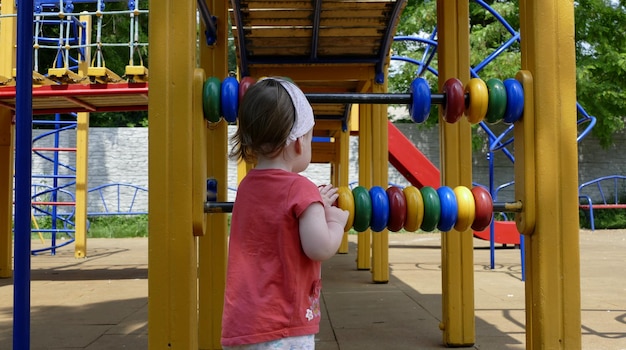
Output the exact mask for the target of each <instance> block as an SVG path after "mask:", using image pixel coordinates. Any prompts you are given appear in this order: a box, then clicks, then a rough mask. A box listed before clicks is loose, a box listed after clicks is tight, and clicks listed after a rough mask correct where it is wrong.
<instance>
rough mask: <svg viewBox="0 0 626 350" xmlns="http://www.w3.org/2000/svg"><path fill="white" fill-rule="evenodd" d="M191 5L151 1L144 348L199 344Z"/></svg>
mask: <svg viewBox="0 0 626 350" xmlns="http://www.w3.org/2000/svg"><path fill="white" fill-rule="evenodd" d="M195 24H196V4H195V2H189V1H183V2H180V1H175V0H166V1H153V2H151V3H150V24H149V26H150V28H149V30H150V39H149V44H150V47H151V49H150V50H151V51H150V53H151V62H150V63H151V68H150V69H151V70H152V72H153V73H154V74H153V76H152V78H151V81H150V103H149V105H148V112H149V122H150V130H149V143H148V149H149V168H148V169H149V187H150V197H149V200H148V201H149V202H148V209H149V213H150V214H149V225H148V228H149V233H150V241H149V255H148V263H149V269H148V346H149V348H150V349H198V309H197V305H198V302H197V287H198V284H197V278H198V275H197V264H198V260H197V246H196V238H195V237H194V236H193V232H192V226H193V225H192V197H193V196H192V186H191V184H192V161H193V159H192V152H193V147H192V140H191V138H190V137H189V136H190V135H192V118H193V78H194V71H195V66H196V54H195V53H196V40H195V38H196V25H195Z"/></svg>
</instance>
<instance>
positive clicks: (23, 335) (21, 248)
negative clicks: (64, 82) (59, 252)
mask: <svg viewBox="0 0 626 350" xmlns="http://www.w3.org/2000/svg"><path fill="white" fill-rule="evenodd" d="M33 9H34V4H33V2H32V1H19V2H18V4H17V52H16V55H17V57H16V58H17V59H16V62H17V67H16V68H17V69H16V71H17V73H16V74H17V77H16V79H15V80H16V89H15V92H16V94H15V95H16V96H15V100H16V101H15V114H16V118H15V119H16V123H15V226H14V227H15V243H14V250H15V251H14V265H15V267H14V278H13V349H14V350H28V349H30V235H31V231H30V213H31V212H30V188H31V182H32V180H31V177H30V175H31V170H32V165H31V148H32V147H31V145H32V138H33V131H32V130H33V129H32V128H33V91H32V84H33V82H32V78H33V49H32V48H33V34H34V33H33Z"/></svg>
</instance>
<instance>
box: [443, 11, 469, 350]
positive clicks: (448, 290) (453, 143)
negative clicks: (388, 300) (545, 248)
mask: <svg viewBox="0 0 626 350" xmlns="http://www.w3.org/2000/svg"><path fill="white" fill-rule="evenodd" d="M437 22H438V24H437V27H438V28H439V33H438V35H439V40H438V41H439V46H438V56H439V87H440V91H441V87H442V86H443V83H444V82H445V81H446V80H447V79H449V78H459V79H460V80H461V81H462V82H464V83H466V82H467V81H468V80H469V71H470V65H469V3H468V2H467V1H463V0H457V1H444V0H439V1H437ZM440 111H441V109H440ZM439 129H440V145H441V177H442V178H441V180H442V181H441V183H442V184H443V185H445V186H450V187H452V188H454V187H456V186H459V185H463V186H468V187H471V185H472V144H471V128H470V125H469V123H468V122H467V119H466V118H462V120H461V121H459V122H457V123H455V124H448V123H446V122H445V121H443V119H442V118H441V117H440V118H439ZM473 263H474V255H473V236H472V232H471V230H467V231H466V232H461V233H459V232H455V231H452V232H447V233H446V232H443V233H442V237H441V266H442V307H443V311H442V322H441V325H440V326H441V329H442V330H443V342H444V344H446V345H448V346H453V347H459V346H471V345H472V344H474V341H475V319H474V270H473V269H474V266H473Z"/></svg>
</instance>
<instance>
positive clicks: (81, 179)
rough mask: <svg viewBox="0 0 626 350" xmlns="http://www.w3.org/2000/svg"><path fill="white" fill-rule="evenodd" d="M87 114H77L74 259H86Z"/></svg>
mask: <svg viewBox="0 0 626 350" xmlns="http://www.w3.org/2000/svg"><path fill="white" fill-rule="evenodd" d="M88 145H89V113H78V125H77V130H76V215H75V216H76V221H75V222H76V226H75V230H76V231H75V235H74V239H75V241H74V257H75V258H85V257H87V186H88V181H87V177H88V158H89V157H88V154H89V146H88Z"/></svg>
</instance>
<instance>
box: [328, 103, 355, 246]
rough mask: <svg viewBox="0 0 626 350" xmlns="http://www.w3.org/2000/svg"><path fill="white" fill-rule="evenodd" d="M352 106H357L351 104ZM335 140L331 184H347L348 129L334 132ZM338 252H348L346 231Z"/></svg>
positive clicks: (348, 167)
mask: <svg viewBox="0 0 626 350" xmlns="http://www.w3.org/2000/svg"><path fill="white" fill-rule="evenodd" d="M352 108H357V106H356V105H355V106H353V107H352ZM335 142H336V147H337V148H336V152H335V153H336V154H338V155H339V159H338V160H337V161H336V162H335V163H334V164H333V184H334V185H335V186H348V185H349V183H348V182H349V181H350V179H349V177H350V173H349V171H350V166H349V164H350V129H349V127H348V130H346V131H340V132H337V133H336V134H335ZM337 252H338V253H339V254H347V253H348V233H347V232H345V233H344V234H343V238H342V240H341V245H340V246H339V249H338V250H337Z"/></svg>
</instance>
